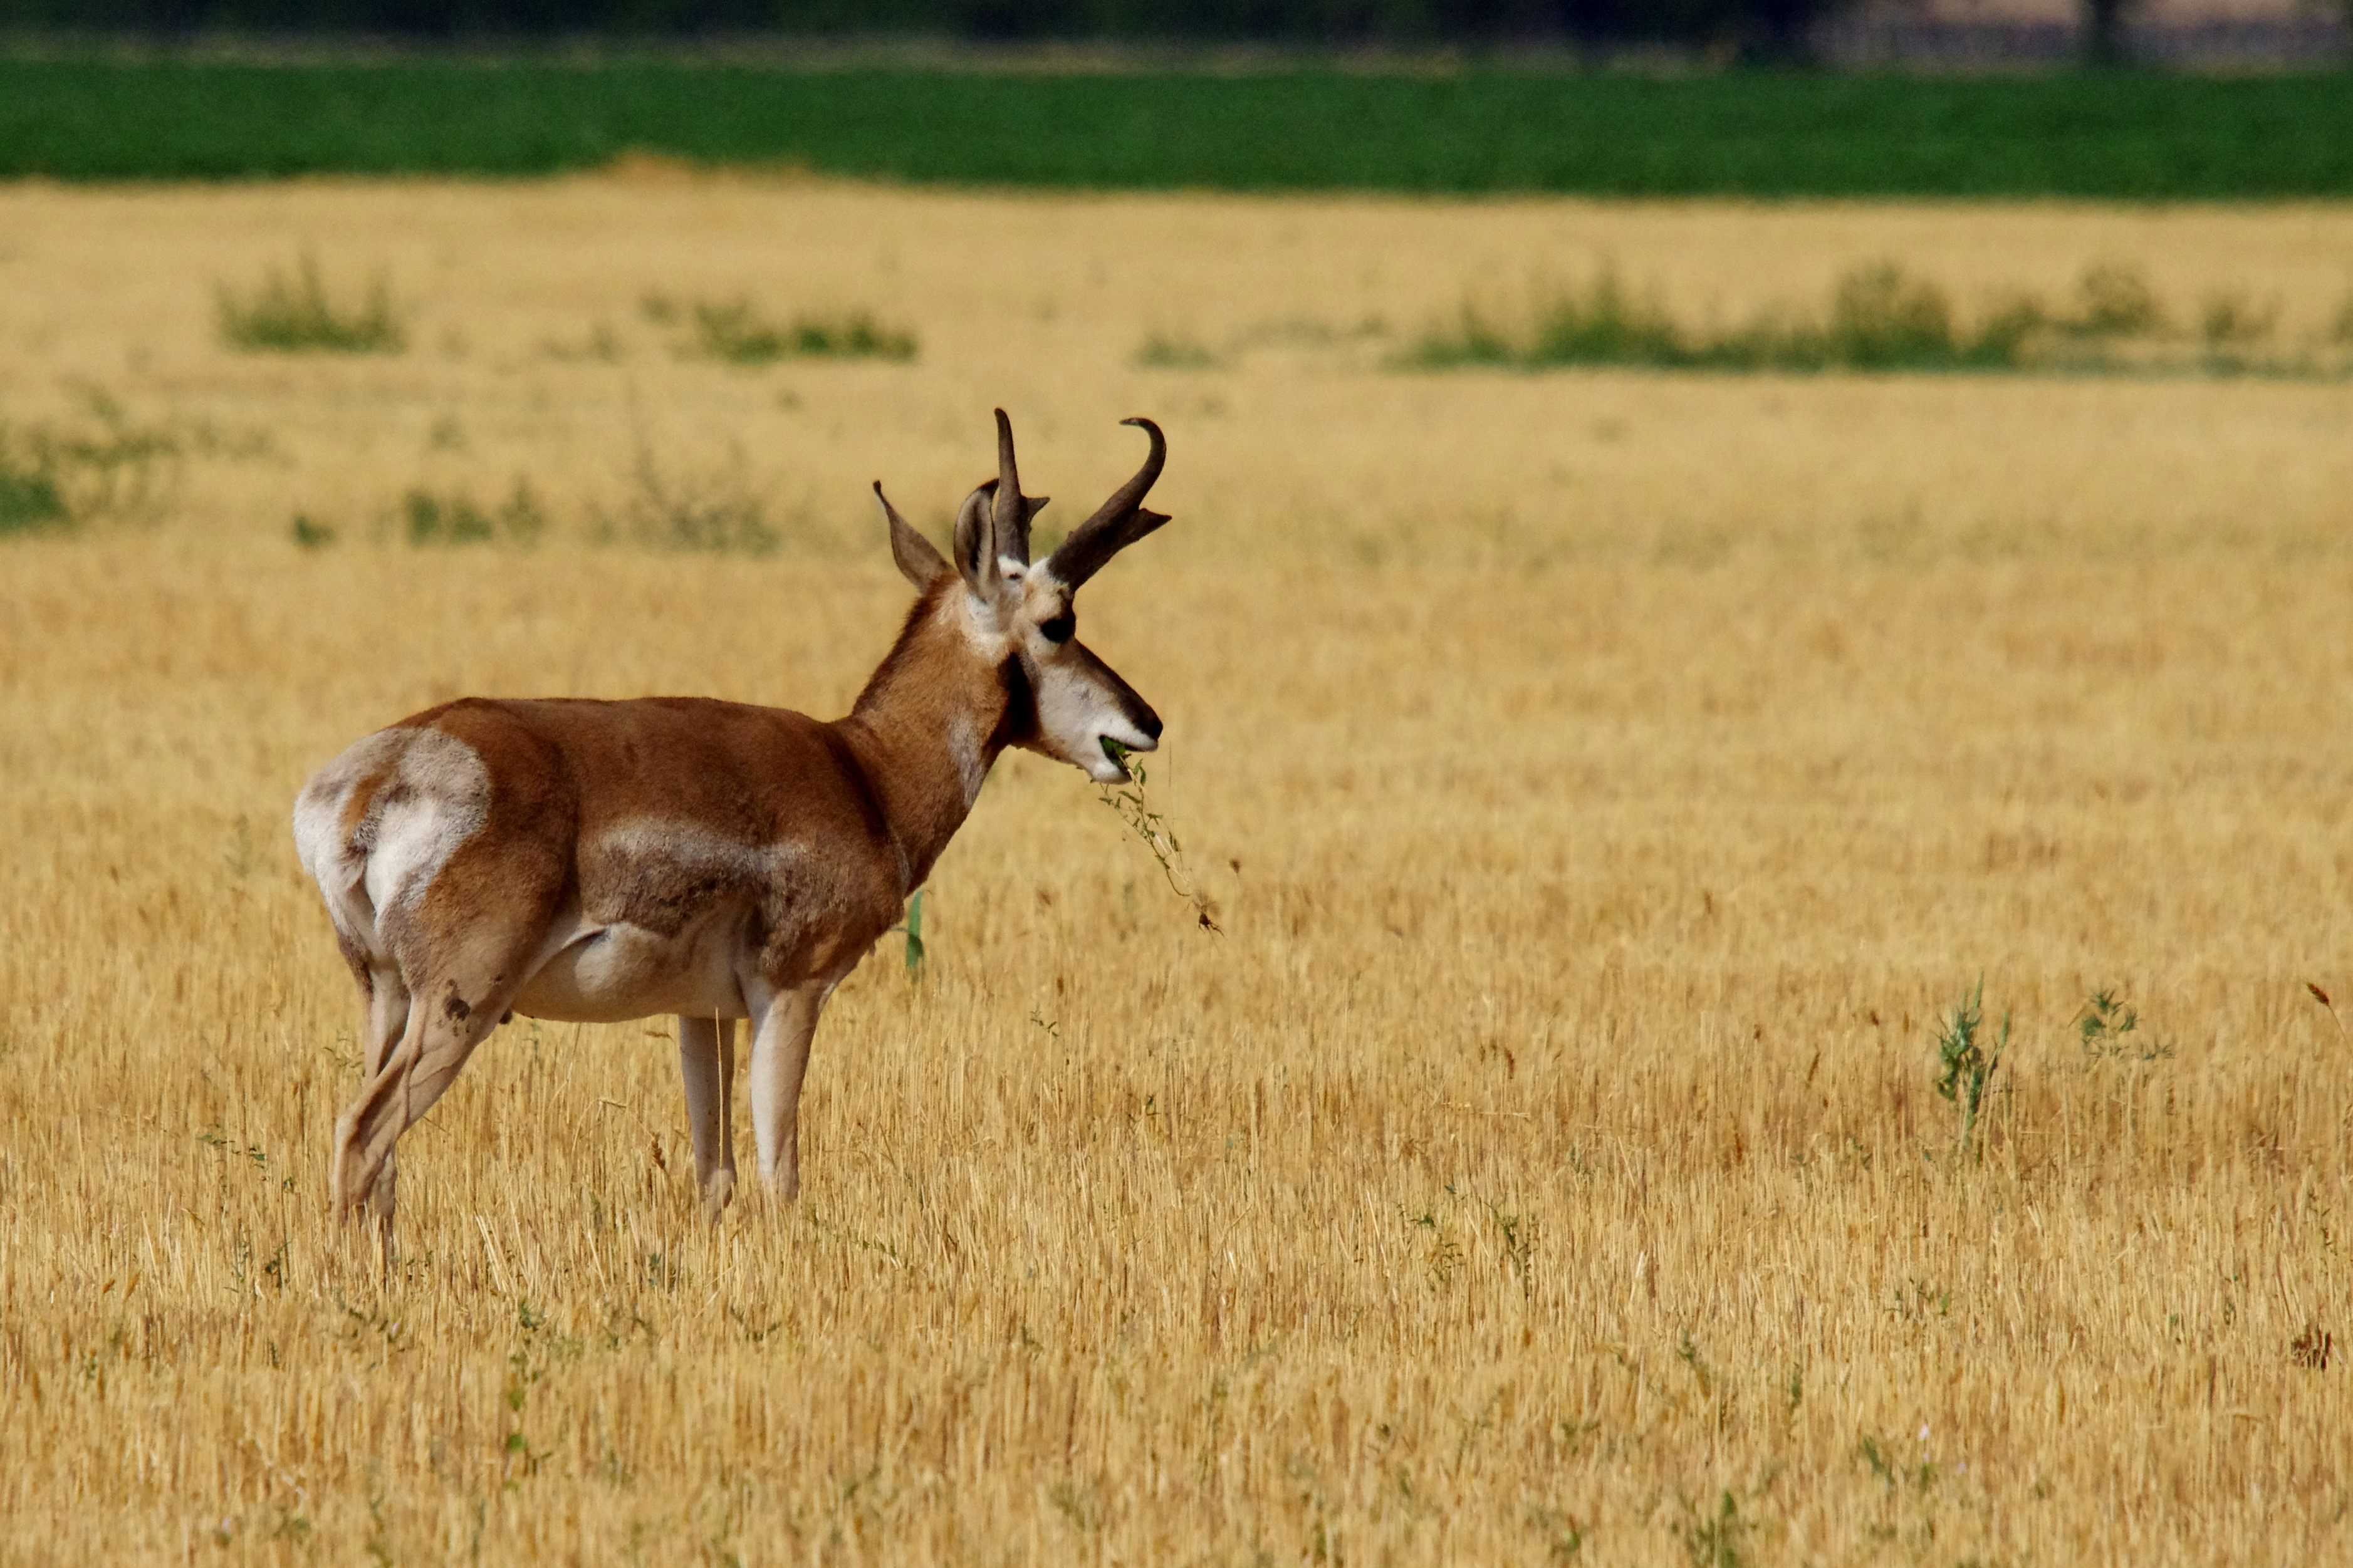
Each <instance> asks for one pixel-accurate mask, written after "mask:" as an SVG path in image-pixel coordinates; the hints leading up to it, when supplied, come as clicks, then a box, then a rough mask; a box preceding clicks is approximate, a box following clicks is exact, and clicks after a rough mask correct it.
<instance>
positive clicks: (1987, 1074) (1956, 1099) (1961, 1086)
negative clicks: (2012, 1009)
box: [1936, 975, 2010, 1149]
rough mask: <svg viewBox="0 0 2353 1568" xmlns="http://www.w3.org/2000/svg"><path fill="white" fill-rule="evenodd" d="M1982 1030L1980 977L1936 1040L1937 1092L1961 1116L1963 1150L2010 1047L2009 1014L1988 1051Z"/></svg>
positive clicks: (1982, 982) (1971, 1138) (1973, 1135)
mask: <svg viewBox="0 0 2353 1568" xmlns="http://www.w3.org/2000/svg"><path fill="white" fill-rule="evenodd" d="M1984 1026H1985V976H1983V975H1979V976H1978V984H1977V989H1976V990H1975V991H1973V992H1971V993H1970V994H1968V996H1966V997H1964V998H1962V1000H1961V1004H1960V1005H1959V1006H1957V1007H1956V1008H1954V1009H1953V1016H1952V1017H1951V1018H1950V1019H1948V1020H1947V1022H1946V1024H1945V1026H1944V1029H1943V1030H1942V1032H1941V1033H1939V1034H1938V1035H1937V1037H1936V1066H1937V1074H1936V1092H1937V1094H1939V1095H1941V1096H1942V1097H1943V1098H1945V1099H1946V1100H1950V1101H1952V1103H1953V1105H1954V1107H1955V1108H1956V1109H1957V1110H1958V1111H1959V1112H1960V1118H1961V1126H1960V1131H1959V1134H1958V1137H1957V1142H1958V1143H1959V1144H1960V1146H1961V1147H1962V1148H1964V1149H1968V1148H1971V1147H1973V1146H1974V1144H1975V1142H1976V1136H1977V1125H1978V1111H1979V1110H1980V1109H1981V1108H1982V1107H1983V1105H1984V1103H1985V1093H1986V1087H1987V1085H1989V1083H1991V1082H1992V1081H1993V1075H1994V1071H1995V1069H1996V1068H2000V1066H2001V1057H2002V1052H2004V1051H2005V1050H2007V1049H2009V1047H2010V1016H2009V1015H2008V1014H2006V1013H2005V1014H2003V1015H2002V1020H2001V1036H2000V1038H1999V1039H1997V1040H1995V1041H1994V1043H1993V1048H1992V1049H1991V1050H1990V1051H1989V1050H1988V1049H1987V1048H1986V1047H1985V1044H1984V1042H1983V1041H1982V1040H1980V1039H1979V1038H1978V1031H1979V1030H1981V1029H1982V1028H1983V1027H1984Z"/></svg>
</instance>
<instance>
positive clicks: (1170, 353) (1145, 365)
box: [1134, 328, 1225, 370]
mask: <svg viewBox="0 0 2353 1568" xmlns="http://www.w3.org/2000/svg"><path fill="white" fill-rule="evenodd" d="M1134 357H1135V363H1136V364H1137V365H1138V366H1139V367H1141V368H1142V369H1145V370H1215V369H1217V368H1218V367H1219V366H1220V365H1222V364H1223V363H1225V361H1224V360H1223V359H1222V358H1221V357H1220V356H1219V353H1218V352H1217V351H1216V350H1215V349H1213V348H1211V347H1209V345H1208V344H1207V343H1205V342H1201V340H1200V339H1198V338H1197V337H1195V336H1194V335H1193V334H1192V333H1190V332H1185V331H1176V332H1170V331H1160V330H1158V329H1156V328H1155V330H1154V331H1152V332H1151V333H1150V334H1149V335H1148V336H1146V337H1145V340H1144V342H1142V343H1140V344H1138V345H1137V347H1136V350H1135V356H1134Z"/></svg>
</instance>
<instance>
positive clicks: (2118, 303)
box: [2062, 263, 2165, 338]
mask: <svg viewBox="0 0 2353 1568" xmlns="http://www.w3.org/2000/svg"><path fill="white" fill-rule="evenodd" d="M2075 297H2076V309H2075V314H2074V315H2073V316H2072V317H2069V318H2067V319H2066V320H2065V321H2063V323H2062V324H2063V327H2064V329H2065V330H2066V331H2069V332H2071V333H2073V335H2075V336H2077V337H2086V338H2129V337H2140V336H2145V335H2147V334H2148V333H2150V332H2155V331H2159V330H2161V329H2162V328H2163V327H2164V325H2165V312H2164V310H2162V309H2160V308H2159V307H2158V302H2157V292H2156V290H2154V289H2151V288H2150V287H2149V286H2148V279H2147V278H2145V277H2143V276H2142V275H2141V272H2140V270H2139V269H2138V268H2132V267H2119V266H2116V265H2114V264H2113V263H2103V264H2101V265H2099V266H2095V267H2091V268H2086V269H2085V270H2084V276H2083V279H2081V280H2080V281H2079V282H2078V283H2077V284H2076V285H2075Z"/></svg>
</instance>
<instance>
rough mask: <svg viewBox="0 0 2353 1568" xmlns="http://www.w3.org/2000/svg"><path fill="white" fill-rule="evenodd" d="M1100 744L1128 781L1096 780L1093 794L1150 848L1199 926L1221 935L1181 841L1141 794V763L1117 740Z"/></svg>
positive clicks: (1161, 871)
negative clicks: (1106, 782)
mask: <svg viewBox="0 0 2353 1568" xmlns="http://www.w3.org/2000/svg"><path fill="white" fill-rule="evenodd" d="M1103 750H1104V751H1105V752H1109V753H1110V754H1111V758H1112V760H1113V762H1115V763H1120V764H1122V765H1123V766H1124V767H1125V768H1126V769H1127V772H1128V782H1127V783H1126V784H1097V785H1096V786H1095V798H1097V799H1098V800H1100V801H1102V802H1103V804H1104V805H1107V806H1109V807H1111V808H1112V810H1113V811H1114V812H1116V813H1117V814H1118V816H1119V819H1120V821H1121V822H1123V823H1124V824H1126V826H1127V830H1128V831H1129V832H1130V833H1132V834H1134V836H1135V837H1136V838H1137V840H1138V841H1140V842H1141V843H1142V844H1143V846H1144V847H1145V849H1146V850H1147V851H1149V852H1150V854H1151V856H1152V858H1153V860H1154V862H1155V863H1156V864H1157V865H1158V866H1159V868H1160V875H1161V876H1162V877H1163V878H1165V879H1166V881H1167V883H1168V890H1169V891H1170V892H1172V893H1175V894H1176V896H1177V897H1178V898H1180V899H1183V900H1185V901H1186V902H1187V903H1189V904H1191V905H1192V906H1193V914H1194V918H1195V919H1197V920H1198V921H1200V925H1201V929H1202V930H1203V931H1215V932H1216V933H1217V934H1218V935H1219V936H1223V935H1224V934H1225V931H1224V929H1223V928H1222V927H1220V926H1219V924H1218V922H1217V921H1214V920H1212V919H1210V918H1209V900H1208V899H1207V898H1205V897H1203V896H1202V893H1201V890H1200V885H1199V883H1198V881H1197V880H1196V879H1194V876H1193V873H1192V870H1191V868H1189V867H1187V865H1186V863H1185V847H1184V845H1182V844H1180V843H1178V842H1177V839H1176V831H1175V830H1174V829H1173V828H1171V827H1170V826H1168V821H1167V818H1166V817H1164V816H1161V815H1160V813H1159V812H1157V811H1155V810H1154V809H1153V806H1152V803H1151V802H1150V801H1149V800H1147V799H1146V798H1145V793H1144V791H1145V784H1146V783H1147V782H1148V780H1147V778H1146V775H1145V770H1144V764H1143V763H1139V762H1137V761H1136V760H1135V753H1134V752H1131V751H1129V750H1128V749H1127V748H1126V747H1125V746H1123V745H1121V744H1120V743H1119V742H1117V741H1112V740H1106V741H1104V742H1103Z"/></svg>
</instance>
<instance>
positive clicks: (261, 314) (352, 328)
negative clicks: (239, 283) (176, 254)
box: [215, 256, 408, 354]
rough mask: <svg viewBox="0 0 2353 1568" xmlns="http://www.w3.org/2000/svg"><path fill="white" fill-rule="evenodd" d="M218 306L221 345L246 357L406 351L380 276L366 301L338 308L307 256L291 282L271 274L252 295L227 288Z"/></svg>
mask: <svg viewBox="0 0 2353 1568" xmlns="http://www.w3.org/2000/svg"><path fill="white" fill-rule="evenodd" d="M215 302H216V309H217V312H218V317H219V321H220V334H221V341H222V342H226V343H227V344H228V346H229V347H231V348H233V349H242V350H244V351H245V352H247V353H310V352H317V353H353V354H357V353H399V352H400V351H401V350H403V349H405V348H406V347H407V346H408V331H407V328H406V326H404V325H403V324H402V322H401V321H400V318H399V316H398V315H397V314H396V312H395V311H394V310H393V306H392V289H391V285H390V284H388V283H387V282H386V281H385V279H384V278H383V276H382V275H381V274H379V275H378V276H377V278H376V279H375V282H374V283H373V284H371V285H370V286H369V289H368V293H367V297H366V299H365V300H363V301H361V302H360V303H358V304H355V305H352V306H349V307H345V306H342V305H338V304H337V303H336V302H335V301H334V300H331V299H330V298H328V296H327V288H326V284H325V283H324V282H323V281H322V279H321V278H320V276H319V263H318V260H317V258H314V257H309V256H306V257H304V258H302V261H301V265H300V266H299V267H298V268H296V269H295V271H294V273H293V275H292V276H289V275H287V274H286V273H283V272H280V271H276V270H272V271H271V273H270V274H269V277H268V278H267V279H264V280H263V281H262V284H261V286H260V287H259V289H255V290H254V291H253V292H252V293H251V294H250V295H246V296H240V295H238V294H237V292H236V291H234V290H233V289H230V288H229V287H228V286H227V285H226V284H223V285H221V286H220V288H219V289H217V290H216V294H215Z"/></svg>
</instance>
